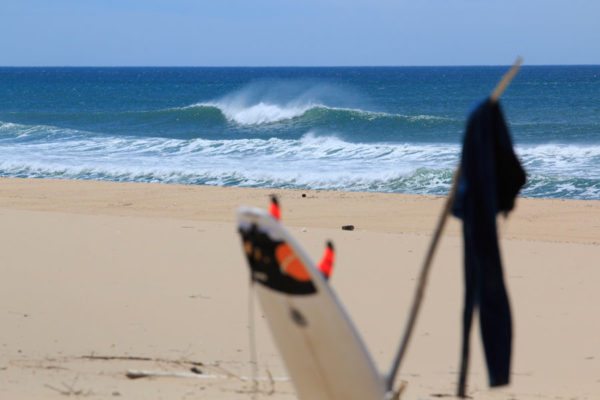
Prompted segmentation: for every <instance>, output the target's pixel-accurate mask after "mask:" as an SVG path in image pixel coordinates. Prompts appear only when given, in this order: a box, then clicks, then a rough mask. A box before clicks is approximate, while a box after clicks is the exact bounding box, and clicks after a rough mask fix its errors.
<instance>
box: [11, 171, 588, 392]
mask: <svg viewBox="0 0 600 400" xmlns="http://www.w3.org/2000/svg"><path fill="white" fill-rule="evenodd" d="M271 193H276V194H277V195H279V197H280V200H281V204H282V214H283V218H282V219H283V222H284V223H285V224H286V225H287V226H288V227H289V228H290V230H291V231H292V232H293V233H294V234H295V235H296V237H297V238H298V240H299V241H300V242H301V243H302V245H303V246H304V247H305V248H306V249H307V251H308V252H309V254H311V255H312V256H313V257H314V258H315V259H318V258H319V257H320V255H321V252H322V248H323V243H324V241H325V240H327V239H332V240H333V241H334V242H335V243H336V248H337V260H336V266H335V270H334V274H333V277H332V279H331V284H332V286H333V288H334V290H335V291H336V292H337V294H338V296H339V298H340V299H341V301H342V302H343V304H344V306H345V308H346V310H347V311H348V313H349V314H350V316H351V317H352V319H353V321H354V323H355V325H356V326H357V329H358V330H359V331H360V333H361V335H362V337H363V339H364V341H365V343H366V345H367V347H368V349H369V351H370V352H371V353H372V355H373V357H374V359H375V361H376V363H377V365H378V366H379V368H380V370H381V371H382V372H383V371H387V369H388V368H389V364H390V362H391V360H392V357H393V355H394V352H395V350H396V347H397V345H398V343H399V341H400V335H401V333H402V331H403V328H404V323H405V320H406V316H407V313H408V308H409V305H410V301H411V299H412V296H413V291H414V287H415V278H416V276H417V274H418V271H419V268H420V265H421V262H422V259H423V256H424V253H425V249H426V247H427V245H428V242H429V239H430V235H431V232H432V231H433V228H434V226H435V223H436V221H437V218H438V215H439V213H440V210H441V208H442V204H443V201H444V199H443V198H441V197H435V196H421V195H399V194H378V193H358V192H357V193H348V192H326V191H298V190H270V189H244V188H224V187H208V186H184V185H164V184H141V183H108V182H92V181H68V180H39V179H0V218H1V221H2V229H1V230H0V243H1V244H2V249H1V251H0V276H1V278H0V326H1V327H2V329H1V331H0V398H1V399H63V398H65V397H66V396H78V397H85V398H90V399H95V398H97V399H109V398H110V399H118V398H123V399H250V398H253V397H254V398H270V399H274V400H279V399H294V398H295V395H294V389H293V386H292V384H291V383H290V382H289V381H286V377H287V375H286V371H285V369H284V367H283V365H282V362H281V360H280V358H279V355H278V353H277V350H276V349H275V347H274V345H273V343H272V340H271V337H270V333H269V332H268V329H267V327H266V324H265V322H264V320H263V319H262V316H261V312H260V310H259V309H258V304H257V308H256V309H255V310H254V312H255V319H256V321H257V329H256V349H257V353H258V376H259V377H262V378H264V380H262V381H260V382H259V384H258V388H255V387H254V384H253V383H252V382H250V381H248V380H246V379H245V377H250V376H251V374H252V366H251V363H250V359H251V357H250V344H249V343H250V341H249V329H248V318H249V307H248V300H249V285H248V268H247V266H246V263H245V260H244V259H243V254H242V251H241V246H240V243H239V238H238V237H237V233H236V230H235V224H234V218H235V209H236V208H237V207H239V206H242V205H249V206H258V207H264V208H266V207H267V205H268V195H269V194H271ZM302 194H305V195H306V196H305V197H303V196H302ZM347 224H353V225H355V227H356V229H355V230H354V231H351V232H349V231H342V230H341V229H340V227H341V226H342V225H347ZM303 228H306V229H305V230H304V229H303ZM460 229H461V227H460V224H459V223H458V221H456V220H455V219H452V220H451V221H450V223H449V224H448V226H447V228H446V230H445V234H444V237H443V239H442V242H441V245H440V247H439V249H438V252H437V255H436V257H435V261H434V265H433V269H432V272H431V277H430V282H429V286H428V289H427V292H426V298H425V303H424V306H423V309H422V313H421V316H420V319H419V321H418V324H417V329H416V332H415V335H414V337H413V340H412V343H411V347H410V349H409V352H408V355H407V358H406V359H405V362H404V364H403V365H402V367H401V371H400V379H402V380H404V381H406V382H407V383H408V386H407V389H406V391H405V393H404V395H403V397H402V398H403V399H436V398H440V397H443V398H452V395H453V393H454V392H455V386H456V381H457V378H458V377H457V369H458V361H459V347H460V339H459V334H460V329H461V325H460V318H461V309H462V291H463V283H462V237H461V234H460ZM500 232H501V236H502V242H501V247H502V251H503V261H504V268H505V269H504V273H505V279H506V283H507V286H508V290H509V296H510V300H511V305H512V311H513V322H514V349H513V350H514V352H513V367H512V376H511V379H512V383H511V385H510V386H507V387H505V388H502V389H494V390H490V389H489V388H488V387H487V376H486V370H485V366H484V362H483V355H482V351H481V343H480V339H479V334H478V331H476V330H474V332H473V340H472V344H473V347H472V355H471V370H470V375H469V395H470V396H472V398H475V399H484V400H485V399H490V400H499V399H535V400H539V399H542V400H543V399H565V400H566V399H579V400H582V399H599V398H600V318H598V304H600V291H599V290H598V289H597V284H598V282H600V269H599V268H598V265H599V263H598V260H599V259H600V201H582V200H551V199H528V198H520V199H518V201H517V207H516V210H515V212H513V213H512V214H511V215H510V217H509V219H508V220H502V221H501V222H500ZM134 370H135V371H140V370H143V371H153V372H159V373H161V374H164V375H167V376H160V377H153V378H140V379H129V378H128V377H127V376H126V374H127V372H128V371H134ZM200 372H201V373H200ZM177 374H180V375H182V376H179V377H177V376H169V375H177ZM255 391H257V393H254V392H255Z"/></svg>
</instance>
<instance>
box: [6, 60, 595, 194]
mask: <svg viewBox="0 0 600 400" xmlns="http://www.w3.org/2000/svg"><path fill="white" fill-rule="evenodd" d="M506 69H507V67H389V68H388V67H386V68H383V67H382V68H377V67H365V68H0V176H4V177H37V178H73V179H96V180H111V181H136V182H164V183H184V184H206V185H226V186H246V187H272V188H299V189H333V190H351V191H378V192H396V193H425V194H446V193H447V191H448V190H449V187H450V184H451V180H452V173H453V170H454V168H455V166H456V165H457V163H458V159H459V156H460V142H461V138H462V134H463V130H464V125H465V121H466V118H467V116H468V113H469V111H470V110H471V109H472V107H474V106H475V105H476V104H477V103H478V102H480V101H482V100H483V99H484V98H485V97H486V96H487V95H488V94H489V93H490V92H491V90H492V89H493V88H494V87H495V85H496V83H497V82H498V80H499V79H500V78H501V77H502V75H503V74H504V72H505V71H506ZM501 104H502V107H503V110H504V114H505V118H506V120H507V122H508V123H509V127H510V130H511V132H512V136H513V140H514V142H515V144H516V151H517V154H518V156H519V158H520V159H521V161H522V163H523V165H524V168H525V169H526V171H527V174H528V183H527V185H526V187H525V188H524V189H523V190H522V192H521V195H522V196H528V197H554V198H575V199H600V168H599V166H600V66H564V67H561V66H548V67H541V66H540V67H536V66H524V67H522V68H521V71H520V72H519V74H518V75H517V77H516V78H515V80H514V81H513V83H512V84H511V85H510V87H509V88H508V89H507V91H506V92H505V93H504V95H503V97H502V100H501Z"/></svg>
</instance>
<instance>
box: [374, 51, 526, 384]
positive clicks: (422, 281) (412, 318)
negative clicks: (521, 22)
mask: <svg viewBox="0 0 600 400" xmlns="http://www.w3.org/2000/svg"><path fill="white" fill-rule="evenodd" d="M522 62H523V59H522V58H521V57H519V58H517V60H516V61H515V63H514V64H513V66H512V67H511V68H510V70H508V72H507V73H506V74H504V76H503V77H502V79H501V80H500V82H498V84H497V85H496V88H495V89H494V91H493V92H492V94H491V95H490V101H491V102H492V103H496V102H497V101H498V99H499V98H500V96H501V95H502V93H503V92H504V90H505V89H506V87H507V86H508V85H509V83H510V82H511V81H512V79H513V78H514V77H515V75H516V74H517V72H518V71H519V68H520V66H521V63H522ZM460 175H461V168H460V164H459V166H458V168H457V169H456V172H455V173H454V181H453V182H452V187H451V189H450V193H449V194H448V197H447V198H446V202H445V204H444V208H443V209H442V213H441V214H440V217H439V219H438V223H437V226H436V228H435V232H434V233H433V237H432V238H431V242H430V243H429V248H428V249H427V253H426V255H425V260H424V261H423V265H422V266H421V273H420V274H419V280H418V282H417V289H416V291H415V297H414V299H413V304H412V307H411V309H410V313H409V316H408V320H407V322H406V328H405V329H404V335H403V337H402V341H401V342H400V348H399V350H398V353H397V354H396V357H395V358H394V361H393V363H392V368H391V369H390V373H389V375H388V376H387V382H386V383H387V390H388V391H391V390H392V388H393V386H394V380H395V378H396V374H397V373H398V370H399V369H400V364H401V363H402V359H403V358H404V354H405V353H406V349H407V348H408V343H409V341H410V337H411V335H412V332H413V330H414V327H415V323H416V321H417V316H418V315H419V310H420V308H421V303H422V302H423V297H424V294H425V287H426V286H427V278H428V276H429V270H430V269H431V262H432V261H433V256H434V255H435V251H436V249H437V245H438V242H439V240H440V237H441V236H442V232H443V230H444V227H445V226H446V221H447V219H448V215H449V214H450V210H451V208H452V205H453V204H454V199H455V197H456V190H457V187H458V181H459V180H460Z"/></svg>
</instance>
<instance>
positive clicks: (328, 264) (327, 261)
mask: <svg viewBox="0 0 600 400" xmlns="http://www.w3.org/2000/svg"><path fill="white" fill-rule="evenodd" d="M334 261H335V250H334V248H333V242H332V241H331V240H328V241H327V245H326V246H325V251H324V252H323V257H322V258H321V262H319V271H321V273H322V274H323V276H324V277H325V278H326V279H329V277H330V276H331V272H332V271H333V263H334Z"/></svg>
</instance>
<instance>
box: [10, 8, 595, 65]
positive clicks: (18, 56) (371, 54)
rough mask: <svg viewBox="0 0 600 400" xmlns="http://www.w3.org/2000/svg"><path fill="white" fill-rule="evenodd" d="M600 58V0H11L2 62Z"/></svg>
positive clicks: (585, 60) (375, 62)
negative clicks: (520, 57)
mask: <svg viewBox="0 0 600 400" xmlns="http://www.w3.org/2000/svg"><path fill="white" fill-rule="evenodd" d="M519 55H520V56H523V58H524V60H525V64H529V65H531V64H600V0H562V1H559V0H411V1H406V0H395V1H392V0H370V1H369V0H212V1H203V0H170V1H169V0H162V1H159V0H97V1H95V0H2V1H0V66H54V65H66V66H89V65H91V66H121V65H122V66H130V65H136V66H240V65H241V66H281V65H286V66H287V65H299V66H305V65H308V66H312V65H328V66H329V65H331V66H338V65H400V66H402V65H506V64H511V63H512V62H513V61H514V59H515V58H516V57H517V56H519Z"/></svg>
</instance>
